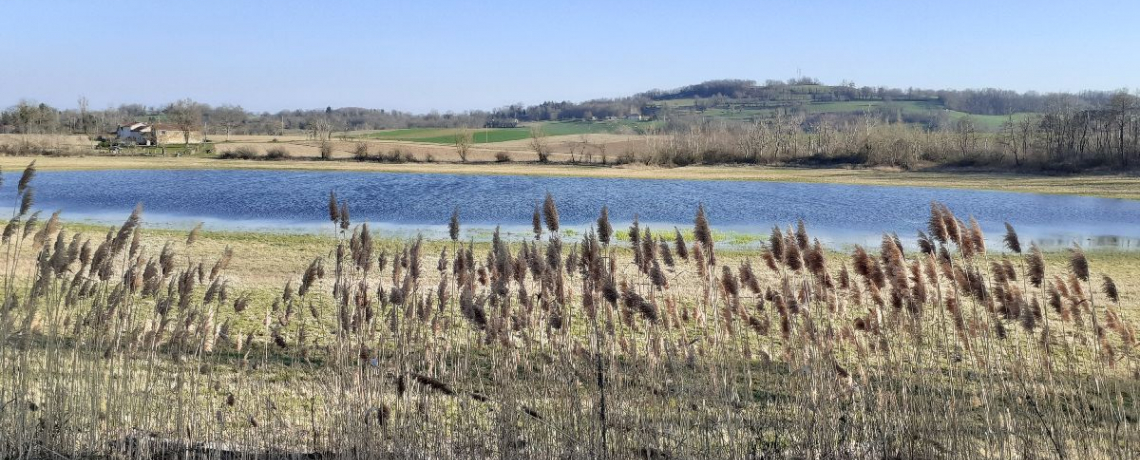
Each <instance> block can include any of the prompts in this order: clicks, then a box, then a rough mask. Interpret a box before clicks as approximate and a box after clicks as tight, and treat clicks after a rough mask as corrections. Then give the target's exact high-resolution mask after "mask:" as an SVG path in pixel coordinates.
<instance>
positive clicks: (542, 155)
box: [530, 126, 550, 163]
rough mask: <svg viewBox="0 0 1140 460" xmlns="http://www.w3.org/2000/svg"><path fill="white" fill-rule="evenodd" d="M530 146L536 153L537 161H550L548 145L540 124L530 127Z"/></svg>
mask: <svg viewBox="0 0 1140 460" xmlns="http://www.w3.org/2000/svg"><path fill="white" fill-rule="evenodd" d="M530 148H531V150H534V153H536V154H538V162H539V163H549V162H550V146H549V145H547V144H546V132H544V131H543V130H542V127H541V126H531V127H530Z"/></svg>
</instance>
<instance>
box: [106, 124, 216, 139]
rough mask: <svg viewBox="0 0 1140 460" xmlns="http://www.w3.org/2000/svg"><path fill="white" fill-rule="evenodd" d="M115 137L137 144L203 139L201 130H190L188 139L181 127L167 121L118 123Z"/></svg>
mask: <svg viewBox="0 0 1140 460" xmlns="http://www.w3.org/2000/svg"><path fill="white" fill-rule="evenodd" d="M115 138H116V140H117V141H118V142H119V143H133V144H137V145H159V144H183V143H190V144H201V143H202V140H203V136H202V131H198V130H193V131H190V132H189V139H187V136H186V133H183V132H182V129H180V128H179V127H178V126H176V125H172V124H168V123H154V124H147V123H142V122H137V121H136V122H134V123H127V124H122V125H119V128H118V129H116V130H115Z"/></svg>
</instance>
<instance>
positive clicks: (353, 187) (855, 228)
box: [0, 170, 1140, 249]
mask: <svg viewBox="0 0 1140 460" xmlns="http://www.w3.org/2000/svg"><path fill="white" fill-rule="evenodd" d="M15 180H16V176H15V174H14V173H9V174H5V184H4V187H3V189H0V203H12V202H13V198H14V197H13V194H14V188H15V187H14V182H15ZM1011 180H1016V179H1011ZM33 186H34V188H35V189H36V192H35V193H36V208H37V209H44V210H45V211H53V210H56V209H62V210H63V211H64V212H63V216H64V217H65V218H67V219H71V220H87V221H94V222H106V223H111V222H121V221H122V219H123V218H125V217H126V215H127V214H129V212H130V210H131V208H132V207H133V206H134V205H135V203H137V202H140V201H141V202H143V204H144V207H145V209H146V211H145V213H144V220H145V221H146V222H147V225H150V226H152V227H174V228H189V227H191V226H193V225H194V224H195V223H197V222H199V221H203V222H205V223H206V226H207V228H212V229H253V230H276V231H307V232H315V231H330V230H328V229H329V228H330V226H329V223H328V221H327V200H328V193H329V191H330V190H335V191H336V193H337V195H338V197H340V198H342V199H347V200H348V202H349V206H350V209H351V215H352V219H353V221H354V222H363V221H368V222H370V223H371V224H372V225H373V226H375V227H377V228H380V229H381V231H392V232H397V233H411V232H418V231H424V232H426V233H429V234H432V233H436V232H443V231H444V225H446V223H447V221H448V218H449V217H450V215H451V211H452V209H454V208H455V207H456V206H459V207H460V210H461V211H460V212H461V216H462V221H463V224H464V226H465V227H466V228H468V229H474V230H472V231H471V232H470V233H469V234H468V235H470V236H475V237H478V236H479V235H485V230H486V229H488V228H492V227H493V226H494V225H496V224H502V225H503V226H504V228H505V229H507V230H508V231H513V232H518V233H525V232H527V231H528V229H529V227H530V219H531V213H532V210H533V207H534V205H535V202H536V201H538V200H541V199H542V198H543V196H544V195H545V193H546V192H547V191H549V192H551V193H553V194H554V196H555V198H556V200H557V202H558V210H559V213H560V215H561V219H562V224H563V226H564V227H568V228H585V226H586V225H589V224H590V223H592V222H593V221H594V219H595V218H596V217H597V214H598V211H599V210H600V208H601V206H602V205H603V204H605V205H607V206H609V209H610V216H611V219H612V220H613V221H614V223H615V225H614V226H615V228H625V226H627V225H628V223H629V222H630V221H631V220H632V219H633V216H634V214H635V213H636V214H638V215H639V216H640V220H641V221H642V222H644V223H646V224H648V225H649V226H650V227H651V228H654V229H657V230H671V229H672V227H673V226H674V225H676V226H679V227H685V226H690V225H691V224H692V220H693V214H694V213H695V211H696V208H697V205H698V204H702V203H703V204H704V205H705V206H706V208H707V210H708V214H709V218H710V221H711V222H712V224H713V227H714V228H715V229H717V230H722V231H729V232H743V233H766V232H767V231H768V230H769V229H770V228H771V227H772V225H774V224H780V225H781V226H786V225H787V224H789V223H794V222H795V221H796V219H800V218H802V219H804V220H805V221H807V223H808V227H809V229H810V230H811V231H812V233H813V234H815V235H817V236H820V237H821V239H823V240H825V241H826V242H829V243H839V244H847V243H873V242H875V241H877V239H878V235H880V234H881V233H882V232H884V231H886V232H897V233H899V235H901V236H903V237H904V239H908V238H913V235H914V234H915V232H916V231H917V230H919V229H923V228H925V222H926V217H927V215H928V212H929V204H930V201H931V200H938V201H941V202H943V203H946V204H947V205H948V206H949V207H950V208H951V209H952V210H953V211H954V212H955V213H956V214H958V215H959V217H960V218H962V220H966V218H967V216H969V215H973V216H974V217H976V218H977V219H978V221H979V222H980V223H981V224H982V227H983V229H985V230H986V232H987V233H988V234H989V236H990V239H991V240H992V242H991V246H994V247H996V246H998V241H1000V233H1001V232H1003V231H1004V229H1003V227H1002V223H1003V222H1005V221H1009V222H1010V223H1012V224H1013V225H1014V226H1015V227H1017V229H1018V231H1019V233H1021V234H1022V238H1023V239H1034V240H1037V241H1038V242H1039V243H1040V244H1043V245H1046V246H1058V245H1061V246H1063V245H1068V244H1071V243H1072V242H1074V241H1079V242H1081V243H1082V244H1085V245H1089V246H1111V247H1120V248H1125V249H1137V248H1140V202H1138V201H1128V200H1114V199H1101V198H1087V197H1071V196H1056V195H1035V194H1023V193H1001V192H984V191H968V190H949V189H936V188H920V187H873V186H853V185H826V184H795V183H768V182H728V181H681V180H636V179H590V178H554V177H520V176H472V175H439V174H394V173H362V172H286V171H226V170H207V171H149V170H144V171H135V170H120V171H76V172H71V171H68V172H42V173H40V174H39V175H38V176H37V177H36V180H35V181H34V182H33Z"/></svg>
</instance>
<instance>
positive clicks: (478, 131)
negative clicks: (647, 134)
mask: <svg viewBox="0 0 1140 460" xmlns="http://www.w3.org/2000/svg"><path fill="white" fill-rule="evenodd" d="M638 125H639V123H636V122H628V121H599V122H587V121H559V122H547V123H538V124H534V125H533V126H534V127H537V128H538V129H540V130H541V132H542V133H543V134H544V135H546V136H570V135H580V134H606V133H616V132H618V131H620V130H622V129H626V130H633V129H636V128H637V127H638ZM530 129H531V126H524V127H518V128H473V129H470V130H469V131H470V132H471V138H472V142H473V143H475V144H488V143H496V142H510V141H519V140H525V139H529V138H530V137H531V131H530ZM457 133H458V130H455V129H447V128H410V129H393V130H384V131H369V132H363V133H354V134H353V136H354V137H361V138H366V139H380V140H390V141H407V142H426V143H431V144H448V145H451V144H454V143H455V138H456V136H457Z"/></svg>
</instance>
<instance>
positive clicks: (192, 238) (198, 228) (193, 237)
mask: <svg viewBox="0 0 1140 460" xmlns="http://www.w3.org/2000/svg"><path fill="white" fill-rule="evenodd" d="M201 233H202V223H201V222H198V225H195V226H194V228H193V229H191V230H190V234H189V235H187V236H186V246H193V245H194V243H195V242H196V241H198V236H199V235H200V234H201Z"/></svg>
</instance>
